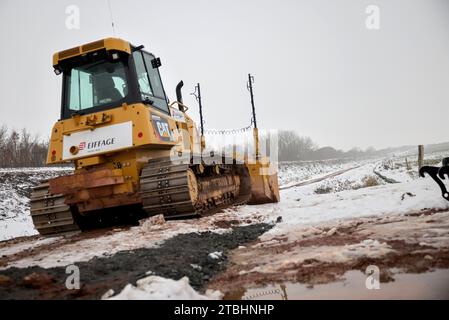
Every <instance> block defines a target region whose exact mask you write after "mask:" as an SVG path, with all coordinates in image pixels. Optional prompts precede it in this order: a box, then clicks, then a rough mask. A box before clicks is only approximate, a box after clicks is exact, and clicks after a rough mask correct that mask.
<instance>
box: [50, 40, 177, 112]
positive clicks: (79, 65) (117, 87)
mask: <svg viewBox="0 0 449 320" xmlns="http://www.w3.org/2000/svg"><path fill="white" fill-rule="evenodd" d="M130 48H131V49H130V51H131V52H130V53H127V52H122V51H118V50H105V49H103V50H99V51H94V52H90V53H87V54H86V55H80V56H75V57H73V58H69V59H65V60H62V61H61V62H60V63H58V65H57V70H58V72H62V73H63V90H62V106H61V119H68V118H70V117H72V116H73V115H77V114H78V115H83V114H90V113H94V112H99V111H103V110H107V109H112V108H116V107H119V106H121V105H122V104H123V103H127V104H133V103H144V104H146V105H148V106H151V107H154V108H156V109H157V110H159V111H162V112H163V113H167V114H169V107H168V101H167V97H166V94H165V90H164V87H163V85H162V81H161V77H160V73H159V70H158V67H159V66H160V62H159V61H160V60H159V59H156V58H155V56H154V55H152V54H151V53H148V52H145V51H143V50H142V49H141V48H139V47H138V48H136V47H133V46H130Z"/></svg>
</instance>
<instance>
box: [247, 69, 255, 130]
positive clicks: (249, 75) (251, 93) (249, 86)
mask: <svg viewBox="0 0 449 320" xmlns="http://www.w3.org/2000/svg"><path fill="white" fill-rule="evenodd" d="M253 82H254V77H253V76H252V75H251V74H250V73H249V74H248V89H249V93H250V95H251V107H252V111H253V123H254V128H255V129H257V121H256V107H255V106H254V94H253Z"/></svg>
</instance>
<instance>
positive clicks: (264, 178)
mask: <svg viewBox="0 0 449 320" xmlns="http://www.w3.org/2000/svg"><path fill="white" fill-rule="evenodd" d="M247 167H248V170H249V174H250V178H251V197H250V199H249V201H248V204H264V203H275V202H279V200H280V196H279V185H278V176H277V172H276V173H272V174H265V172H264V169H268V167H269V164H264V163H261V162H256V163H254V164H247Z"/></svg>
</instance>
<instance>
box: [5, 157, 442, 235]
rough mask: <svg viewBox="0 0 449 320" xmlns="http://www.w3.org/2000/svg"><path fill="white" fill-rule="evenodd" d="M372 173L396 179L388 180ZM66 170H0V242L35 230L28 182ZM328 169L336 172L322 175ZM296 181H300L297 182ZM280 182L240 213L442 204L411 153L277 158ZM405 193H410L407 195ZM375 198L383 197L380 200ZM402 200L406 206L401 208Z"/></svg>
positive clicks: (322, 215)
mask: <svg viewBox="0 0 449 320" xmlns="http://www.w3.org/2000/svg"><path fill="white" fill-rule="evenodd" d="M447 154H448V153H443V152H439V153H434V154H429V155H426V158H425V163H426V164H429V165H440V162H441V158H443V157H444V156H445V155H447ZM406 158H407V162H406V160H405V159H406ZM376 172H377V173H380V174H381V175H382V176H383V177H387V178H388V179H391V180H392V181H394V182H397V184H396V183H394V184H389V183H388V182H386V181H384V180H383V179H382V178H380V177H379V176H378V175H377V174H376ZM68 173H70V170H68V169H67V168H25V169H0V241H1V240H7V239H11V238H14V237H19V236H29V235H35V234H37V232H36V230H35V229H34V227H33V224H32V221H31V218H30V216H29V199H28V197H29V195H30V192H31V187H32V186H35V185H37V184H38V183H39V181H41V180H45V179H49V178H52V177H55V176H58V175H64V174H68ZM333 173H337V174H338V175H336V176H334V177H327V176H328V175H329V174H333ZM316 179H317V180H320V179H322V180H321V181H316ZM309 182H310V183H309ZM298 183H303V184H304V185H301V186H300V187H296V186H295V185H296V184H298ZM279 185H280V186H281V189H283V190H281V202H280V203H279V204H275V205H265V206H257V207H252V206H244V207H241V208H239V212H241V214H242V215H245V213H246V212H255V211H256V212H260V213H261V215H264V216H267V217H268V216H270V212H272V213H273V214H274V215H276V214H278V215H281V214H282V215H285V216H290V215H291V216H293V217H295V219H298V220H299V221H300V222H301V223H306V222H309V223H318V222H321V221H326V220H329V219H338V218H344V217H351V216H358V215H367V214H382V213H390V212H398V213H401V212H404V210H409V209H413V208H416V209H417V210H418V209H420V208H421V207H427V208H432V207H438V208H440V207H442V206H444V205H445V201H444V200H443V199H439V192H438V191H439V190H438V187H437V186H436V184H435V183H434V182H433V181H432V180H431V179H430V178H426V179H418V169H417V162H416V159H415V157H412V156H410V155H408V156H407V155H401V156H395V157H391V158H388V159H373V160H329V161H315V162H310V161H307V162H282V163H280V164H279ZM407 192H409V193H411V194H413V196H408V195H407ZM403 194H406V196H405V197H407V199H404V200H401V201H400V202H395V201H396V200H397V199H396V198H395V197H399V198H402V195H403ZM379 197H381V198H382V200H380V202H379V201H378V198H379ZM408 198H410V199H408ZM434 198H435V199H434ZM430 199H432V200H430ZM428 201H432V202H431V203H428ZM407 203H409V204H410V207H405V205H406V204H407ZM415 205H418V206H415ZM398 206H399V207H398ZM188 229H189V230H190V229H191V228H188Z"/></svg>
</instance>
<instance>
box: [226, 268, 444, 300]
mask: <svg viewBox="0 0 449 320" xmlns="http://www.w3.org/2000/svg"><path fill="white" fill-rule="evenodd" d="M366 282H367V276H366V275H365V274H364V273H362V272H361V271H357V270H351V271H348V272H346V273H345V274H344V275H343V276H342V277H341V278H340V279H339V281H337V282H331V283H327V284H318V285H314V286H311V285H307V284H301V283H292V282H286V283H280V284H277V285H269V286H265V287H260V288H250V289H247V290H246V291H245V290H244V289H243V290H236V291H235V292H230V293H228V294H227V295H226V296H225V297H224V299H243V300H265V299H273V300H313V299H356V300H359V299H360V300H363V299H419V300H423V299H449V269H437V270H435V271H432V272H427V273H420V274H411V273H401V274H395V275H394V279H393V280H392V281H389V282H380V284H379V289H367V287H366ZM368 282H369V283H371V284H372V282H370V281H369V280H368Z"/></svg>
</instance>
